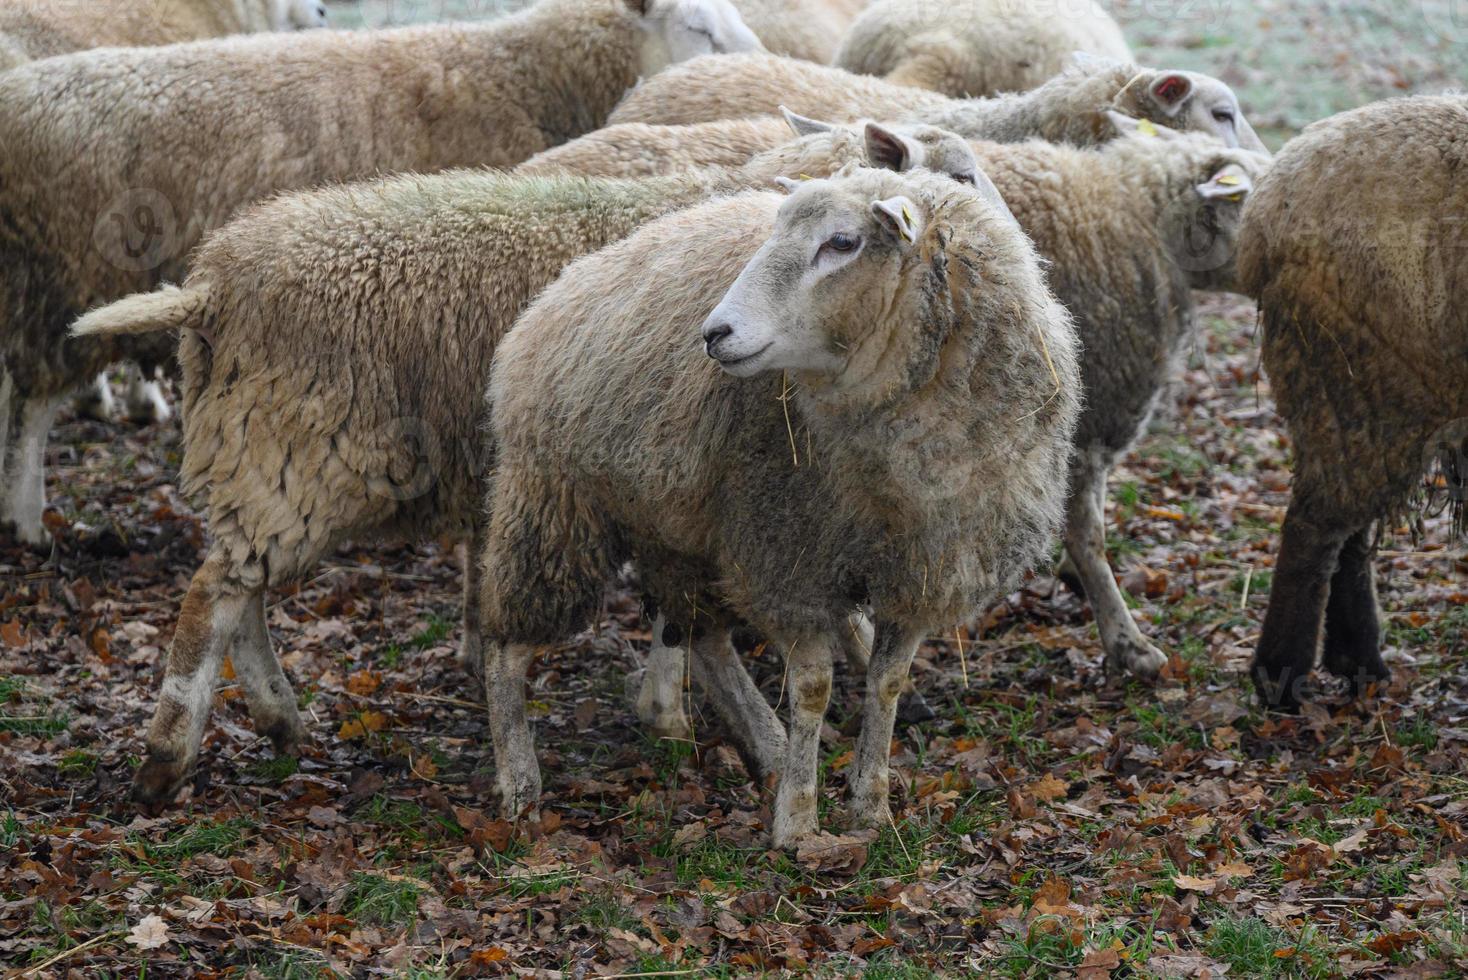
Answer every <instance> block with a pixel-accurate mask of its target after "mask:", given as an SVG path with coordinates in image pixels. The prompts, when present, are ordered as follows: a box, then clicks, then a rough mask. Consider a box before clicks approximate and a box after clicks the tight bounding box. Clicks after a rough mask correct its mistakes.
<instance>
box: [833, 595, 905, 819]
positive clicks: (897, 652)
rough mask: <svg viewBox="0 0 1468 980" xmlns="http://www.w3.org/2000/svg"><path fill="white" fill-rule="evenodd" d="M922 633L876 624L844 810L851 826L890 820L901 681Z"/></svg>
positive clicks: (884, 623) (885, 623)
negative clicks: (848, 798) (892, 757)
mask: <svg viewBox="0 0 1468 980" xmlns="http://www.w3.org/2000/svg"><path fill="white" fill-rule="evenodd" d="M922 638H923V635H922V633H921V632H920V631H918V630H915V629H910V628H904V627H901V626H898V625H897V624H895V623H889V622H882V623H879V624H878V625H877V631H876V644H875V646H874V648H873V650H872V663H871V666H870V667H869V668H868V669H867V690H866V699H865V701H864V702H863V704H862V718H861V734H860V735H859V736H857V740H856V761H855V763H854V766H853V768H852V775H851V802H850V809H849V813H848V816H849V818H850V822H851V823H852V824H853V825H855V826H858V827H885V826H887V825H888V824H889V823H890V822H891V820H892V810H891V808H890V807H889V806H888V804H887V790H888V772H889V768H890V767H889V765H888V762H889V756H890V753H891V747H892V729H893V726H894V725H895V724H896V721H897V699H898V697H899V696H900V695H901V693H902V681H903V679H904V678H906V676H907V672H908V670H909V669H910V668H911V667H912V658H913V655H914V654H916V653H917V648H918V644H919V643H921V642H922Z"/></svg>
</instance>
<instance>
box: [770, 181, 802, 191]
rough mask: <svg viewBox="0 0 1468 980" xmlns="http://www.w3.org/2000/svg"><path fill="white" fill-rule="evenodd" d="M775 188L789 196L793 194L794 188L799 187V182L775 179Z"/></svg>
mask: <svg viewBox="0 0 1468 980" xmlns="http://www.w3.org/2000/svg"><path fill="white" fill-rule="evenodd" d="M775 186H777V187H779V188H780V190H782V191H784V192H785V193H786V194H791V193H794V191H795V188H797V187H799V186H800V181H798V180H791V179H790V178H789V177H776V178H775Z"/></svg>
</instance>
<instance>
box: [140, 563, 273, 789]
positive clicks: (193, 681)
mask: <svg viewBox="0 0 1468 980" xmlns="http://www.w3.org/2000/svg"><path fill="white" fill-rule="evenodd" d="M229 573H230V567H229V565H228V563H227V562H226V561H225V560H224V559H222V558H219V557H211V558H209V560H208V561H206V562H204V565H203V567H202V568H200V569H199V570H198V572H196V573H195V574H194V579H193V581H192V582H191V583H189V591H188V593H187V594H186V595H185V596H184V600H183V606H182V607H181V608H180V609H179V613H178V625H177V627H176V629H175V630H174V634H173V644H172V645H171V646H170V647H169V648H168V664H167V667H166V668H165V670H164V674H163V688H162V691H161V692H160V693H159V695H158V707H157V708H156V709H154V711H153V720H152V721H151V722H150V723H149V725H148V734H147V737H146V739H145V740H144V746H145V754H144V758H143V764H142V765H141V766H139V767H138V771H137V772H136V773H135V774H134V775H133V789H132V795H133V799H135V800H137V801H139V802H141V803H166V802H167V801H169V800H171V799H173V797H174V795H175V794H176V793H177V792H178V790H179V787H180V786H182V785H183V782H184V780H185V779H186V778H187V777H188V774H189V771H190V770H191V769H193V767H194V763H195V762H196V761H197V760H198V758H199V744H200V742H201V741H202V740H203V738H204V726H205V724H206V723H207V722H208V720H209V709H210V707H211V706H212V704H213V700H214V685H215V684H216V683H217V682H218V680H219V669H220V665H221V664H222V662H223V660H224V656H225V654H226V653H228V652H230V651H231V650H232V649H236V648H238V635H239V631H240V628H241V625H242V623H243V621H244V620H245V618H246V617H247V616H248V615H249V614H250V609H251V604H252V603H255V604H257V605H258V604H259V603H260V602H262V601H263V599H262V596H261V595H260V594H259V592H258V591H254V592H252V591H250V590H247V589H241V588H240V586H239V585H238V584H237V582H236V580H235V579H234V577H233V576H231V575H230V574H229ZM262 622H263V620H262Z"/></svg>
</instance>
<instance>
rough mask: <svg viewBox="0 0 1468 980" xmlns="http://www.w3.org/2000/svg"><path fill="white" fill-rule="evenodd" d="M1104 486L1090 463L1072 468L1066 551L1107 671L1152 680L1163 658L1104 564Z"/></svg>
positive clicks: (1100, 470) (1101, 472)
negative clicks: (1120, 670)
mask: <svg viewBox="0 0 1468 980" xmlns="http://www.w3.org/2000/svg"><path fill="white" fill-rule="evenodd" d="M1098 485H1099V486H1098ZM1105 485H1106V467H1105V466H1103V465H1101V463H1100V461H1099V460H1097V459H1095V458H1094V457H1090V458H1083V460H1081V461H1078V463H1077V465H1075V466H1073V467H1072V469H1071V487H1070V499H1068V500H1067V501H1066V505H1065V506H1066V514H1065V550H1066V553H1067V554H1068V555H1069V556H1070V559H1071V561H1072V562H1073V563H1074V564H1075V570H1076V574H1077V575H1079V576H1080V580H1081V584H1082V586H1083V587H1084V588H1085V591H1086V599H1087V600H1088V601H1089V602H1090V603H1091V612H1092V614H1093V615H1094V616H1095V617H1096V627H1097V629H1098V630H1099V631H1100V633H1101V646H1102V648H1103V649H1105V651H1106V664H1107V666H1108V667H1109V668H1112V669H1116V668H1119V667H1124V668H1125V669H1126V670H1127V671H1129V672H1131V673H1133V674H1137V675H1138V676H1141V677H1149V678H1150V677H1155V676H1157V672H1158V671H1160V670H1161V669H1162V667H1163V665H1164V664H1166V663H1167V655H1166V654H1164V653H1163V652H1162V651H1161V650H1159V649H1157V648H1156V647H1155V646H1153V645H1152V644H1151V643H1149V642H1148V641H1147V638H1146V637H1144V636H1143V635H1142V631H1141V630H1140V629H1138V628H1137V623H1136V621H1135V620H1134V619H1132V614H1131V610H1129V609H1128V608H1127V607H1126V600H1125V599H1123V598H1122V596H1121V589H1120V587H1118V586H1117V584H1116V578H1115V576H1114V575H1112V573H1111V565H1110V564H1109V563H1108V562H1107V560H1106V526H1105V521H1104V518H1103V516H1102V514H1103V512H1102V509H1101V506H1100V503H1099V502H1101V501H1104V499H1105Z"/></svg>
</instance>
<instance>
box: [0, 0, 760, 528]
mask: <svg viewBox="0 0 1468 980" xmlns="http://www.w3.org/2000/svg"><path fill="white" fill-rule="evenodd" d="M695 29H696V30H695ZM699 32H701V33H699ZM757 44H758V42H757V40H755V39H754V37H753V35H752V34H750V33H749V31H748V28H746V27H744V26H743V23H742V22H741V21H739V20H738V14H737V13H736V12H735V11H734V9H733V8H732V7H730V6H728V4H727V0H543V2H542V3H540V4H538V5H537V6H535V7H534V8H532V9H530V10H528V11H525V12H523V13H521V14H517V15H514V16H511V17H506V18H503V19H500V20H496V21H492V22H489V23H485V24H473V25H445V26H433V27H422V28H407V29H402V30H393V31H375V32H341V33H327V32H310V33H308V34H301V35H296V36H293V37H292V39H291V41H290V43H289V44H283V43H282V41H281V39H280V38H278V37H270V36H254V37H248V36H247V37H240V38H230V39H226V40H218V41H198V42H194V43H191V44H182V45H174V46H171V47H166V48H151V49H149V48H135V49H121V48H118V49H103V50H98V51H91V52H82V53H78V54H72V55H63V56H61V57H59V58H52V59H48V60H46V61H44V62H38V63H36V64H33V65H22V66H20V67H19V68H14V69H11V70H10V71H8V72H5V73H3V74H0V374H3V375H5V376H6V377H7V378H8V382H7V384H6V385H4V386H0V391H7V390H8V391H9V393H10V398H9V402H8V403H7V404H3V405H0V415H4V416H5V417H6V418H7V420H8V422H9V424H8V425H7V426H0V430H4V429H8V430H9V431H11V432H15V431H21V432H22V433H23V438H22V439H21V440H20V444H19V445H18V446H15V447H13V448H12V450H11V451H10V452H9V453H6V452H5V449H6V447H5V446H3V445H0V461H3V460H6V459H9V462H8V463H0V469H3V470H4V474H3V479H0V525H3V524H4V523H6V522H8V523H10V524H13V525H16V526H17V528H18V534H19V536H20V537H21V539H22V540H25V541H30V542H34V543H41V542H44V541H45V540H46V532H45V531H44V529H43V528H42V526H41V507H42V506H43V501H44V480H43V475H42V470H41V452H42V449H43V448H44V445H45V433H46V432H47V430H48V429H49V427H50V420H51V417H52V415H53V414H54V412H55V408H56V405H57V403H58V401H59V399H60V398H61V396H63V395H64V394H65V393H66V392H67V391H69V390H70V389H72V388H74V387H76V386H77V385H78V384H79V383H81V382H82V381H83V379H88V378H92V377H95V375H96V374H97V372H98V371H99V370H101V369H102V368H103V367H105V366H106V365H107V364H109V363H112V362H114V361H117V360H129V359H142V360H143V361H145V362H149V361H156V360H158V359H160V358H162V357H164V356H166V355H167V354H168V353H169V348H170V345H168V344H166V343H165V342H164V341H165V340H166V339H167V338H162V337H147V338H136V339H132V340H130V339H129V338H125V337H124V338H117V339H114V340H111V341H106V342H99V341H97V340H89V341H85V342H82V343H71V344H68V345H66V346H65V347H63V343H62V342H63V338H64V337H65V331H66V327H67V325H68V324H69V323H70V321H71V320H73V319H75V317H76V316H77V315H78V314H80V313H82V312H83V311H85V310H86V309H87V308H88V307H90V306H92V305H95V304H97V303H100V302H105V301H108V300H112V299H116V298H118V297H121V296H125V295H127V294H128V293H130V292H135V291H139V290H145V289H151V288H153V287H155V286H156V285H157V284H158V283H159V282H162V281H174V282H176V281H178V280H180V279H181V278H182V277H183V273H184V271H185V258H186V256H187V255H188V253H189V251H190V249H192V247H193V246H194V244H195V243H196V242H197V241H198V240H199V238H200V236H201V235H202V234H203V233H204V232H205V231H207V230H209V229H210V228H214V227H217V226H218V225H220V224H221V223H223V222H224V221H225V220H227V219H228V218H229V217H230V215H231V214H232V213H233V212H234V211H235V210H236V209H238V208H239V207H241V206H242V205H244V204H247V203H249V202H251V201H254V200H258V199H260V198H263V197H266V196H269V195H271V194H274V193H277V192H279V191H282V190H288V189H293V188H299V187H305V186H312V185H316V184H320V183H323V182H329V181H340V180H351V179H360V178H365V177H369V176H371V175H373V174H376V173H380V172H384V171H406V170H419V171H429V170H441V169H447V168H450V167H455V166H468V165H498V166H510V165H513V164H515V163H518V162H520V161H521V160H523V159H525V158H526V157H528V156H530V155H531V154H533V153H535V152H537V151H539V150H542V149H544V148H545V147H547V146H549V145H551V144H553V143H557V142H560V141H562V140H564V139H567V138H569V137H572V136H576V135H578V134H580V133H582V132H585V131H587V130H590V129H594V128H596V127H597V126H599V125H601V123H602V122H604V121H605V117H606V115H607V113H609V112H610V111H611V108H612V105H613V104H614V103H615V101H616V99H617V98H618V96H619V95H620V94H621V92H622V91H623V90H625V89H626V88H627V87H629V86H630V85H632V84H633V83H634V82H635V81H636V79H637V78H638V76H639V74H646V73H648V72H650V71H653V70H655V69H657V68H659V67H661V66H662V65H663V64H665V63H667V60H668V59H670V58H676V57H683V56H687V55H690V54H695V53H699V52H706V51H708V50H710V49H711V48H716V49H721V50H722V49H737V48H745V47H750V46H757Z"/></svg>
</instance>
